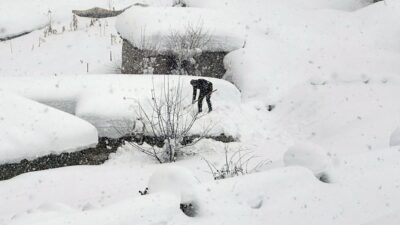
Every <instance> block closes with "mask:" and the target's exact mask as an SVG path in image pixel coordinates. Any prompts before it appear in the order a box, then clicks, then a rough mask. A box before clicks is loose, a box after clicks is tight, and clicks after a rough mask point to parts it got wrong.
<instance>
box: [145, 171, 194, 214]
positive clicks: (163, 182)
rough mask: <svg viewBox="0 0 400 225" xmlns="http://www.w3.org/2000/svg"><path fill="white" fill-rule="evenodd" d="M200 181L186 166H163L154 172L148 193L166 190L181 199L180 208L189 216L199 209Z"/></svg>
mask: <svg viewBox="0 0 400 225" xmlns="http://www.w3.org/2000/svg"><path fill="white" fill-rule="evenodd" d="M198 184H199V182H198V181H197V180H196V178H195V177H194V176H193V174H192V172H191V171H190V170H188V169H186V168H184V167H179V166H171V165H168V166H163V167H161V168H160V169H158V170H157V171H155V172H154V173H153V175H152V176H151V177H150V179H149V183H148V188H149V189H148V193H149V194H154V193H158V192H164V193H168V194H172V195H175V196H176V197H177V198H179V199H180V208H181V210H182V211H183V212H184V213H185V214H186V215H187V216H191V217H193V216H195V215H196V214H197V211H198V197H197V186H198Z"/></svg>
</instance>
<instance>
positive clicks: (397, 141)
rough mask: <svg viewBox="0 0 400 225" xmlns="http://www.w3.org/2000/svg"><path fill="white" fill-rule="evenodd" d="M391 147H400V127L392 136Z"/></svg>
mask: <svg viewBox="0 0 400 225" xmlns="http://www.w3.org/2000/svg"><path fill="white" fill-rule="evenodd" d="M389 145H390V147H393V146H398V145H400V127H398V128H396V130H395V131H393V133H392V134H391V135H390V142H389Z"/></svg>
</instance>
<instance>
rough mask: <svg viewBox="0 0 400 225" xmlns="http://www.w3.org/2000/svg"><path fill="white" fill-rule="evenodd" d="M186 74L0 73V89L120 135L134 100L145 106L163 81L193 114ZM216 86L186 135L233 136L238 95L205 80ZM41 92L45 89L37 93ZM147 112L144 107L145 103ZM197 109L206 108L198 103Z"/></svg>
mask: <svg viewBox="0 0 400 225" xmlns="http://www.w3.org/2000/svg"><path fill="white" fill-rule="evenodd" d="M198 78H199V77H190V76H172V75H171V76H163V75H154V76H151V75H148V76H146V75H80V76H37V77H32V76H30V77H0V89H4V90H8V91H11V92H14V93H16V94H18V95H22V96H25V97H27V98H30V99H33V100H36V101H39V102H41V103H44V104H47V105H50V106H53V107H55V108H58V109H60V110H63V111H65V112H69V113H71V114H75V115H76V116H78V117H80V118H83V119H85V120H87V121H88V122H90V123H92V124H93V125H94V126H95V127H96V128H97V129H98V132H99V136H106V137H114V138H115V137H120V136H123V135H124V134H126V133H128V132H132V130H130V126H131V125H132V121H135V120H137V119H138V104H139V103H140V104H141V105H142V106H144V107H146V104H148V102H149V100H151V98H152V90H154V93H155V94H156V96H158V95H159V94H161V93H163V91H164V87H165V86H164V84H167V83H168V82H170V88H174V86H176V85H178V84H179V85H181V87H182V88H181V91H182V96H183V103H182V106H183V107H184V108H185V110H186V111H187V113H188V114H192V113H196V111H197V105H196V104H195V105H192V104H191V100H192V91H193V90H192V86H191V85H190V80H191V79H198ZM208 80H209V81H211V82H213V87H214V89H215V90H216V91H215V92H214V93H213V94H212V97H211V101H212V104H213V111H212V112H211V113H209V114H207V113H204V114H202V115H200V119H199V120H198V122H197V123H196V124H195V125H194V127H193V129H192V130H191V132H190V135H196V134H202V133H203V131H204V129H206V128H210V130H209V132H208V135H209V136H218V135H221V134H225V135H226V136H232V137H234V138H238V137H239V125H238V123H239V119H240V116H241V110H240V103H241V99H240V93H239V91H238V90H237V88H236V87H235V86H234V85H232V84H231V83H229V82H227V81H224V80H219V79H211V78H210V79H208ZM43 90H46V91H43ZM147 110H150V109H149V107H148V106H147ZM203 110H204V111H205V112H207V104H206V102H205V101H204V103H203Z"/></svg>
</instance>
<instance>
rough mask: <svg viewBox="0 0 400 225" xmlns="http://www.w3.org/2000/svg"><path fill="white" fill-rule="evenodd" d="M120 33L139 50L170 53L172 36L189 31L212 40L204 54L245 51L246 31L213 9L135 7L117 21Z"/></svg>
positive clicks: (232, 19) (233, 20) (230, 18)
mask: <svg viewBox="0 0 400 225" xmlns="http://www.w3.org/2000/svg"><path fill="white" fill-rule="evenodd" d="M116 26H117V31H118V32H119V34H120V35H121V36H122V38H124V39H126V40H128V41H130V43H131V44H133V45H134V46H136V47H138V48H145V49H146V48H150V50H151V49H154V48H156V49H157V50H160V51H163V50H169V49H170V48H169V46H168V41H169V38H168V37H169V36H171V35H172V34H179V35H185V34H186V31H187V29H188V27H190V28H191V29H198V28H199V29H201V30H202V32H203V34H206V35H209V36H210V39H211V40H210V41H209V43H207V45H205V46H204V48H202V50H204V51H224V52H229V51H232V50H235V49H239V48H242V47H243V45H244V43H245V39H244V33H245V30H244V29H243V28H241V27H240V26H239V25H238V22H236V21H235V19H234V18H232V17H227V16H226V15H225V14H224V12H222V11H217V10H212V9H200V8H185V7H171V8H165V7H164V8H161V7H158V8H156V7H154V8H153V7H132V8H130V9H128V10H127V11H125V12H124V13H123V14H122V15H120V16H119V17H118V20H117V22H116Z"/></svg>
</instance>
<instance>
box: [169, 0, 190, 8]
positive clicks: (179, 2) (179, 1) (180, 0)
mask: <svg viewBox="0 0 400 225" xmlns="http://www.w3.org/2000/svg"><path fill="white" fill-rule="evenodd" d="M186 6H187V4H186V2H185V1H184V0H174V2H173V3H172V7H186Z"/></svg>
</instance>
